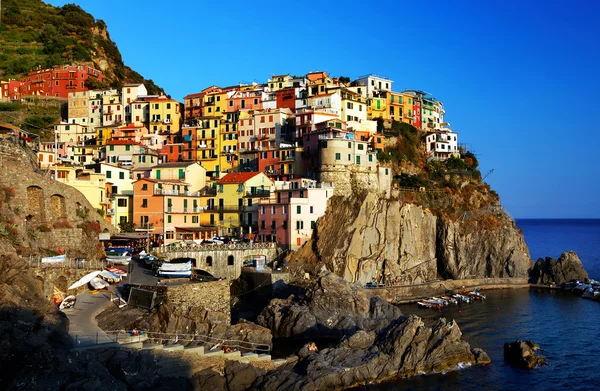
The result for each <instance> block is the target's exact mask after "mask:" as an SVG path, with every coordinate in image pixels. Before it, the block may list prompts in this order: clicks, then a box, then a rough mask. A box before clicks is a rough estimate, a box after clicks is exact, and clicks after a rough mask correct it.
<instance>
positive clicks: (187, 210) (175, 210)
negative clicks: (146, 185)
mask: <svg viewBox="0 0 600 391" xmlns="http://www.w3.org/2000/svg"><path fill="white" fill-rule="evenodd" d="M206 210H207V207H206V206H197V207H195V208H194V207H192V208H173V207H172V206H167V210H166V211H165V212H166V213H173V214H186V213H192V214H198V213H203V212H204V211H206Z"/></svg>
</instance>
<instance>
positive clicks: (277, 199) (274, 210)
mask: <svg viewBox="0 0 600 391" xmlns="http://www.w3.org/2000/svg"><path fill="white" fill-rule="evenodd" d="M331 196H333V185H332V184H325V183H318V182H316V181H314V180H312V179H296V180H293V181H291V182H275V184H274V185H273V186H272V187H271V195H270V198H269V199H264V200H261V201H260V204H259V211H258V221H259V223H258V224H259V225H258V235H259V238H260V240H261V241H266V242H274V241H276V242H278V243H279V244H280V245H282V246H283V247H284V248H287V249H290V250H297V249H298V248H300V247H301V246H302V245H303V244H304V243H305V242H306V241H307V240H308V239H310V238H311V237H312V233H313V229H314V228H315V226H316V223H317V220H318V218H319V217H321V216H323V215H324V214H325V211H326V209H327V201H328V200H329V198H331Z"/></svg>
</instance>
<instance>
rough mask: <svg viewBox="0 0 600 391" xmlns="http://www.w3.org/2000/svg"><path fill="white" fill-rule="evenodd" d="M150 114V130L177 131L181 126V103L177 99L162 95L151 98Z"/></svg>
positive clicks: (149, 100)
mask: <svg viewBox="0 0 600 391" xmlns="http://www.w3.org/2000/svg"><path fill="white" fill-rule="evenodd" d="M147 102H148V103H149V105H150V108H149V112H148V115H149V117H150V131H152V132H159V133H171V134H173V133H177V132H179V130H180V128H181V110H180V104H179V102H177V101H176V100H173V99H169V98H167V97H166V96H164V95H162V96H159V97H158V98H149V99H148V100H147Z"/></svg>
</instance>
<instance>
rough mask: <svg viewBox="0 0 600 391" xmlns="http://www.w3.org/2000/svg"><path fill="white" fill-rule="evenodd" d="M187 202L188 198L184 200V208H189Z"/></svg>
mask: <svg viewBox="0 0 600 391" xmlns="http://www.w3.org/2000/svg"><path fill="white" fill-rule="evenodd" d="M187 202H188V200H183V207H184V208H187Z"/></svg>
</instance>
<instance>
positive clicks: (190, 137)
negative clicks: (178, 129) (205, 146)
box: [183, 134, 192, 142]
mask: <svg viewBox="0 0 600 391" xmlns="http://www.w3.org/2000/svg"><path fill="white" fill-rule="evenodd" d="M183 141H186V142H190V141H192V135H190V134H188V135H185V136H183Z"/></svg>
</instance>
